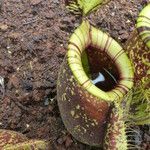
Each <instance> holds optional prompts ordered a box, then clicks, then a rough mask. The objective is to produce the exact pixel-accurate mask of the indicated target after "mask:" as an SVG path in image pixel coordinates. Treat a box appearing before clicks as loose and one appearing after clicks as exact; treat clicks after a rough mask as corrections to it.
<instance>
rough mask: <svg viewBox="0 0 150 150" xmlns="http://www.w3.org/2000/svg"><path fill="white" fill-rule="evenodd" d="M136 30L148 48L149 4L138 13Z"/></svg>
mask: <svg viewBox="0 0 150 150" xmlns="http://www.w3.org/2000/svg"><path fill="white" fill-rule="evenodd" d="M137 30H138V32H139V35H140V36H141V38H142V40H143V42H144V43H146V45H147V47H148V48H149V49H150V4H148V5H147V6H146V7H145V8H144V9H143V10H142V11H141V13H140V14H139V17H138V19H137Z"/></svg>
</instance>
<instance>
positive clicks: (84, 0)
mask: <svg viewBox="0 0 150 150" xmlns="http://www.w3.org/2000/svg"><path fill="white" fill-rule="evenodd" d="M109 1H110V0H65V4H66V5H67V8H68V9H69V10H70V11H72V12H73V13H74V14H82V15H83V16H86V15H87V14H89V13H90V12H92V11H94V10H97V9H98V8H99V7H100V6H101V5H104V4H106V3H108V2H109Z"/></svg>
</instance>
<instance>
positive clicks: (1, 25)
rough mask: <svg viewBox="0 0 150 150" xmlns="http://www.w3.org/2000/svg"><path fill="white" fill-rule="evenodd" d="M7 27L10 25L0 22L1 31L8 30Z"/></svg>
mask: <svg viewBox="0 0 150 150" xmlns="http://www.w3.org/2000/svg"><path fill="white" fill-rule="evenodd" d="M7 29H8V25H6V24H2V23H0V31H3V32H5V31H7Z"/></svg>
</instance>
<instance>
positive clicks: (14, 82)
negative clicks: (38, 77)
mask: <svg viewBox="0 0 150 150" xmlns="http://www.w3.org/2000/svg"><path fill="white" fill-rule="evenodd" d="M9 82H10V85H13V86H14V87H15V88H19V84H20V82H19V79H18V78H17V77H16V76H15V75H12V76H11V77H10V80H9Z"/></svg>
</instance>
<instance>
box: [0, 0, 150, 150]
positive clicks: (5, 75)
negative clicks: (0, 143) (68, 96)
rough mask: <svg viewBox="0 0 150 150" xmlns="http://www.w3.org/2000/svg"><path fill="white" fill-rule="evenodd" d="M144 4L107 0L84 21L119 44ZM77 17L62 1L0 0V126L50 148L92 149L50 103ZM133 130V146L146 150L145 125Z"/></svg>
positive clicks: (149, 137)
mask: <svg viewBox="0 0 150 150" xmlns="http://www.w3.org/2000/svg"><path fill="white" fill-rule="evenodd" d="M146 2H147V1H146V0H143V1H142V0H132V1H131V0H112V1H111V2H110V3H109V4H108V5H107V6H104V7H103V8H102V9H100V10H99V11H98V12H96V13H95V14H92V15H91V16H90V17H89V19H90V20H91V22H92V24H94V25H95V26H97V27H98V28H101V29H102V30H104V31H107V32H109V34H110V35H111V36H112V37H113V38H115V39H116V40H117V41H119V42H120V43H122V44H124V43H125V42H126V40H127V38H128V37H129V34H130V33H131V32H132V31H133V30H134V28H135V26H134V25H135V20H136V17H137V15H138V13H139V11H140V10H141V9H142V7H143V6H144V5H145V4H146ZM80 21H81V18H79V17H75V16H73V15H72V14H70V13H69V12H68V11H67V10H66V8H65V5H64V2H63V0H61V1H60V0H0V81H1V80H2V79H4V87H2V86H1V87H0V128H4V129H11V130H15V131H19V132H22V133H24V134H25V135H26V136H27V137H29V138H37V139H46V140H48V141H50V142H51V143H52V144H53V147H54V148H53V149H54V150H57V149H58V150H60V149H61V150H66V149H68V150H90V149H98V148H91V147H90V146H86V145H84V144H82V143H80V142H78V141H77V140H75V139H74V138H73V137H72V136H71V135H70V134H69V133H68V132H67V131H66V129H65V127H64V125H63V123H62V120H61V117H60V114H59V110H58V106H57V101H56V83H57V74H58V70H59V67H60V64H61V62H62V60H63V58H64V56H65V53H66V51H67V48H66V47H67V43H68V39H69V36H70V35H71V33H72V32H73V30H74V28H76V27H77V26H78V25H79V23H80ZM1 83H2V82H1ZM136 130H137V131H138V132H139V133H140V135H139V137H138V138H137V139H136V140H137V142H138V145H139V146H141V147H142V148H143V149H144V150H146V149H147V150H148V149H149V148H148V146H149V142H150V133H148V131H149V128H148V126H144V127H143V126H141V127H136Z"/></svg>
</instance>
